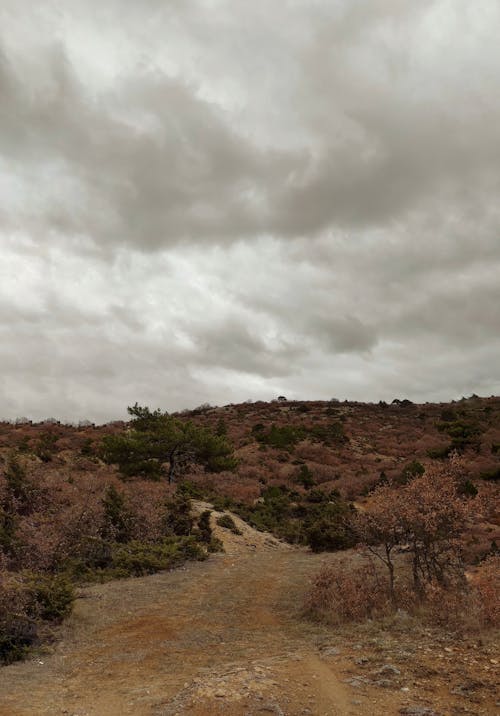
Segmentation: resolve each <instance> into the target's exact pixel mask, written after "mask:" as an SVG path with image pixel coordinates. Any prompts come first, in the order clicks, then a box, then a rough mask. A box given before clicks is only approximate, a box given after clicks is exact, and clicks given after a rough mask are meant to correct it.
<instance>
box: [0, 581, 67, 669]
mask: <svg viewBox="0 0 500 716" xmlns="http://www.w3.org/2000/svg"><path fill="white" fill-rule="evenodd" d="M73 600H74V592H73V587H72V585H71V583H70V582H69V581H68V579H67V578H66V577H64V576H63V575H47V574H38V573H24V574H16V575H12V574H6V573H4V574H2V575H1V577H0V663H3V664H10V663H12V662H14V661H17V660H19V659H22V658H24V657H25V656H26V655H27V654H28V653H29V651H30V649H31V648H32V647H33V646H35V645H36V644H37V643H38V641H39V635H40V631H41V630H42V629H43V623H44V622H59V621H61V620H62V619H63V618H64V617H65V616H67V615H68V614H69V613H70V612H71V609H72V606H73Z"/></svg>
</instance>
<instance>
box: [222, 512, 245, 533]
mask: <svg viewBox="0 0 500 716" xmlns="http://www.w3.org/2000/svg"><path fill="white" fill-rule="evenodd" d="M217 524H218V525H219V527H224V529H226V530H231V532H232V533H233V534H235V535H241V534H242V532H241V530H239V529H238V528H237V527H236V524H235V521H234V520H233V518H232V517H231V515H227V514H226V515H221V516H220V517H218V518H217Z"/></svg>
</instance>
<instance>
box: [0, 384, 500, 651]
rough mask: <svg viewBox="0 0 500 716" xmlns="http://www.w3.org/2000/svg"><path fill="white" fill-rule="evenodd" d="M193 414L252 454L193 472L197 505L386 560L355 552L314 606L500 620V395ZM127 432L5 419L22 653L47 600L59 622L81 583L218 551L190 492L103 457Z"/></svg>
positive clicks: (8, 568) (321, 580) (2, 545)
mask: <svg viewBox="0 0 500 716" xmlns="http://www.w3.org/2000/svg"><path fill="white" fill-rule="evenodd" d="M177 417H179V419H181V420H183V419H191V420H193V421H194V422H195V424H197V425H199V426H200V427H204V428H208V429H210V430H211V431H213V432H214V433H216V434H218V435H224V436H226V437H227V439H228V440H229V441H230V442H231V443H232V444H233V445H234V448H235V456H236V457H237V459H238V466H237V468H236V469H234V470H231V471H226V472H220V473H217V474H213V473H209V472H206V471H205V470H204V469H203V468H202V467H201V466H192V467H191V469H190V471H188V472H187V474H185V475H184V476H183V478H182V480H183V493H182V495H180V497H182V499H187V498H188V497H190V496H192V497H197V498H207V497H208V498H210V500H211V501H212V502H213V503H214V504H216V506H218V507H219V508H224V507H231V509H233V511H236V512H237V513H238V514H240V515H241V516H243V517H245V518H246V519H247V520H248V521H249V522H250V523H251V524H253V525H254V526H256V527H258V528H260V529H267V530H270V531H273V532H274V533H275V534H276V535H278V536H280V537H282V538H285V539H287V540H288V541H290V542H292V543H297V544H309V545H311V546H312V547H313V549H317V550H318V551H319V550H322V549H332V548H334V549H343V548H345V547H349V546H351V545H352V544H354V542H363V543H364V545H365V548H367V549H368V550H369V551H371V554H372V560H376V562H378V564H377V565H376V563H375V562H373V561H372V562H370V563H368V567H367V566H366V565H367V563H366V562H365V563H362V564H359V565H358V563H357V561H356V558H353V557H352V556H349V564H347V563H346V566H345V568H342V570H340V571H339V569H338V567H336V568H335V569H333V568H332V567H326V568H325V570H324V571H323V572H322V573H320V575H319V577H318V578H317V580H316V584H315V587H314V589H313V592H312V594H311V595H310V596H309V604H308V607H309V612H310V613H312V612H316V613H317V614H319V613H321V617H322V618H328V619H330V620H333V621H335V620H340V621H343V620H359V619H364V618H367V617H376V616H380V615H384V614H388V613H390V612H391V611H393V610H394V609H397V608H400V609H401V608H403V609H407V610H411V611H413V612H414V613H418V610H424V611H425V614H426V619H430V620H432V621H433V623H444V622H446V623H447V624H448V625H450V624H451V623H452V621H453V623H454V624H456V625H459V623H460V615H461V614H462V615H463V614H465V613H466V614H467V615H468V618H469V621H470V622H471V623H472V622H474V624H475V625H476V627H477V628H479V627H481V626H484V625H487V624H494V623H495V622H497V620H498V601H497V600H496V598H495V595H497V594H498V590H496V591H495V582H494V578H495V577H494V575H495V564H496V563H495V562H494V560H495V556H494V553H495V548H496V544H498V542H499V541H500V540H499V534H500V533H499V527H498V499H497V497H498V482H497V481H498V475H499V471H500V449H499V445H500V399H499V398H488V399H480V398H476V397H473V398H470V399H468V400H462V401H459V402H457V403H453V404H426V405H414V404H411V403H409V402H403V403H395V404H392V405H386V404H377V405H371V404H368V405H367V404H359V403H348V402H346V403H339V402H333V401H328V402H324V401H323V402H322V401H314V402H286V401H281V402H273V403H246V404H242V405H229V406H225V407H210V406H204V407H202V408H200V409H198V410H195V411H191V412H190V413H186V414H180V415H178V416H177ZM125 428H126V425H125V424H124V423H114V424H110V425H105V426H98V427H95V426H90V425H89V426H80V427H72V426H66V425H59V424H54V423H46V424H37V425H32V424H26V423H22V424H9V423H1V424H0V457H1V460H2V463H3V467H2V472H1V475H0V503H1V510H0V592H1V594H0V621H1V622H2V624H3V631H4V633H5V632H6V631H8V630H9V629H10V630H11V631H12V629H14V631H15V630H16V629H18V630H19V629H20V630H21V632H22V634H24V635H25V637H23V636H22V635H21V636H22V638H21V639H20V647H21V648H20V650H19V651H18V652H15V653H14V656H12V657H7V660H8V659H9V658H15V657H17V656H18V655H22V653H23V648H24V646H30V645H31V644H33V643H36V640H37V639H38V638H39V635H38V634H37V633H36V629H35V628H34V626H33V625H34V624H35V623H36V622H37V620H39V619H40V615H41V614H42V613H44V610H45V612H46V611H47V604H49V605H50V606H51V608H52V612H51V614H50V617H51V618H52V619H55V620H57V619H59V618H61V617H62V616H64V615H65V613H66V611H67V608H68V604H69V603H70V600H71V596H70V591H71V584H72V583H75V581H76V582H77V583H78V581H80V582H81V581H82V580H85V579H105V578H109V577H119V576H124V575H127V574H144V573H148V572H153V571H156V570H157V569H162V568H165V567H168V566H171V565H176V564H178V563H179V561H180V560H182V559H186V558H190V557H194V558H198V557H199V556H200V551H199V550H200V545H201V552H202V553H203V554H205V553H206V551H207V549H209V548H210V535H209V534H205V533H203V530H204V527H203V524H197V523H196V522H194V523H189V524H188V526H187V527H185V525H184V526H183V522H182V520H183V519H184V517H185V515H184V517H183V516H182V515H181V517H180V518H179V515H178V514H177V512H178V507H179V506H178V505H177V507H176V508H175V510H173V508H172V501H173V500H174V496H175V494H176V488H177V486H176V485H170V486H169V485H167V484H166V483H165V482H164V481H152V480H146V479H141V478H137V477H130V476H127V479H123V478H122V476H121V475H120V473H119V471H118V469H117V467H116V466H113V465H108V464H105V463H104V462H103V461H102V459H101V456H102V452H101V448H100V446H101V443H102V438H103V437H104V436H106V435H110V434H115V435H116V434H121V433H122V432H123V430H124V429H125ZM452 453H456V454H459V455H460V467H459V471H460V475H458V474H457V473H456V470H455V468H453V470H455V473H454V474H451V472H453V470H451V472H450V469H449V468H448V465H449V462H448V458H449V455H450V454H452ZM457 469H458V468H457ZM476 493H477V494H476ZM178 497H179V496H178ZM174 501H175V500H174ZM181 501H182V500H181ZM351 501H352V503H353V505H354V507H350V506H349V504H348V503H349V502H351ZM169 503H170V506H169ZM176 510H177V512H176ZM172 512H174V513H175V514H177V517H176V518H175V520H174V521H172V520H173V518H172ZM181 512H182V510H181ZM169 515H170V517H169ZM419 530H420V532H419ZM422 530H423V531H422ZM443 534H444V535H445V538H442V535H443ZM325 535H326V538H325ZM178 538H181V541H180V542H179V539H178ZM191 538H194V539H195V542H196V544H197V545H198V546H195V545H194V544H193V542H192V541H190V540H191ZM412 539H413V542H412ZM169 540H170V541H169ZM182 540H184V541H182ZM402 547H404V549H405V554H399V553H398V550H400V549H401V548H402ZM214 548H216V545H214ZM349 554H350V553H349ZM488 555H490V556H489V557H488ZM65 580H69V585H68V581H65ZM42 586H43V589H42ZM451 587H453V589H452V588H451ZM16 600H17V602H18V606H19V609H18V610H17V611H16V613H18V614H20V615H21V617H22V618H21V622H19V620H18V622H16V623H15V624H14V625H12V624H11V623H10V622H9V619H10V616H9V615H10V612H11V611H12V610H10V609H9V605H10V604H12V603H14V602H15V601H16ZM49 611H50V610H49ZM325 615H326V616H325ZM443 615H445V616H443ZM453 615H455V616H453ZM2 620H3V621H2ZM49 621H50V619H49ZM462 626H463V625H462ZM457 628H458V627H457ZM23 630H24V631H23ZM42 633H43V630H42V631H41V632H40V634H42ZM8 648H9V644H8V643H7V645H6V646H5V649H6V650H7V651H8Z"/></svg>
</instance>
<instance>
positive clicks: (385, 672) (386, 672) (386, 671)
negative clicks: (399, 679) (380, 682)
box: [377, 664, 401, 676]
mask: <svg viewBox="0 0 500 716" xmlns="http://www.w3.org/2000/svg"><path fill="white" fill-rule="evenodd" d="M377 674H380V675H381V676H399V675H400V674H401V672H400V670H399V669H397V668H396V667H395V666H393V665H392V664H384V665H383V667H382V668H381V669H379V670H378V671H377Z"/></svg>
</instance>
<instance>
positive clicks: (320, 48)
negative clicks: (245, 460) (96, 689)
mask: <svg viewBox="0 0 500 716" xmlns="http://www.w3.org/2000/svg"><path fill="white" fill-rule="evenodd" d="M499 27H500V3H498V0H476V2H474V3H471V2H470V1H469V0H419V1H418V2H415V0H362V1H361V0H281V2H269V0H252V2H247V1H246V0H141V2H137V1H136V0H134V1H132V0H99V2H97V1H96V0H57V1H56V0H38V2H36V3H33V2H32V1H31V0H29V1H28V0H2V2H1V4H0V387H1V393H0V395H1V401H0V417H1V418H8V419H14V418H16V417H22V416H26V417H29V418H31V419H34V420H40V419H44V418H47V417H55V418H58V419H61V420H66V421H77V420H84V419H90V420H94V421H97V422H104V421H108V420H113V419H121V418H123V417H124V416H125V415H126V407H127V405H132V404H134V403H135V402H136V401H137V402H139V403H140V404H143V405H149V406H150V407H152V408H156V407H160V408H162V409H164V410H168V411H175V410H179V409H183V408H192V407H195V406H197V405H199V404H201V403H207V402H208V403H210V404H213V405H224V404H227V403H230V402H241V401H245V400H270V399H273V398H275V397H276V396H278V395H285V396H286V397H288V398H289V399H306V400H307V399H325V400H328V399H330V398H333V397H335V398H338V399H341V400H344V399H352V400H361V401H378V400H381V399H382V400H387V401H390V400H392V399H393V398H400V399H403V398H409V399H411V400H414V401H418V402H424V401H447V400H450V399H454V398H460V397H461V396H462V395H470V394H472V393H476V394H479V395H491V394H498V393H500V360H499V357H500V310H499V308H500V202H499V197H500V91H499V79H500V49H499V44H498V29H499Z"/></svg>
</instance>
